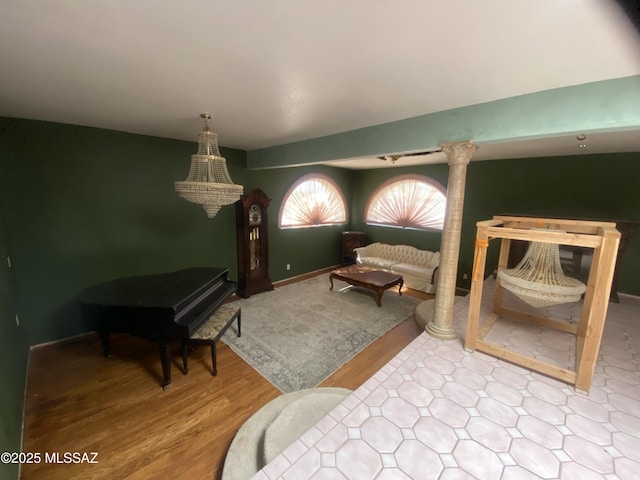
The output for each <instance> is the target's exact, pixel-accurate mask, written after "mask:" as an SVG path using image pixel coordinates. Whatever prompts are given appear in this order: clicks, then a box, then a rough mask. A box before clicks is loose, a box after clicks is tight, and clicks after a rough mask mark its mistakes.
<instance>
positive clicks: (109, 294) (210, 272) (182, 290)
mask: <svg viewBox="0 0 640 480" xmlns="http://www.w3.org/2000/svg"><path fill="white" fill-rule="evenodd" d="M227 272H228V269H227V268H222V267H192V268H186V269H184V270H179V271H177V272H170V273H160V274H152V275H139V276H134V277H126V278H118V279H115V280H110V281H108V282H104V283H100V284H98V285H94V286H93V287H89V288H87V289H85V290H83V291H82V292H81V293H80V294H79V295H78V301H79V302H80V303H84V304H93V305H100V306H105V307H111V306H112V307H115V306H128V307H136V308H142V309H144V308H150V309H171V310H173V311H174V312H180V311H181V310H183V309H184V308H185V307H186V306H187V305H189V304H190V303H192V301H193V299H196V298H198V297H200V296H201V295H203V294H204V293H205V292H206V291H207V290H210V289H211V286H212V285H214V284H215V283H217V282H222V281H224V280H226V274H227Z"/></svg>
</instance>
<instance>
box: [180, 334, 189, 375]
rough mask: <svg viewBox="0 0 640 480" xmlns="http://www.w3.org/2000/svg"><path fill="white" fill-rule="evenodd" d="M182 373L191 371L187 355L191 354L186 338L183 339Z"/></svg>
mask: <svg viewBox="0 0 640 480" xmlns="http://www.w3.org/2000/svg"><path fill="white" fill-rule="evenodd" d="M181 347H182V374H183V375H186V374H187V373H189V365H188V364H187V355H188V354H189V344H188V343H187V341H186V340H182V345H181Z"/></svg>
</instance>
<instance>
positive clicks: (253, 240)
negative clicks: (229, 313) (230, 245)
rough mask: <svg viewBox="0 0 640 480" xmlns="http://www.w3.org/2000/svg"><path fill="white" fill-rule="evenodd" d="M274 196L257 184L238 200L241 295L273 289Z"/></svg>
mask: <svg viewBox="0 0 640 480" xmlns="http://www.w3.org/2000/svg"><path fill="white" fill-rule="evenodd" d="M270 201H271V199H270V198H269V197H267V195H266V194H265V193H264V192H263V191H262V190H260V189H259V188H256V189H255V190H252V191H251V192H249V193H248V194H247V195H245V197H244V198H242V199H240V200H238V201H237V202H236V234H237V240H238V295H239V296H241V297H243V298H247V297H250V296H251V295H253V294H254V293H259V292H264V291H267V290H273V283H271V279H270V278H269V229H268V223H267V207H269V202H270Z"/></svg>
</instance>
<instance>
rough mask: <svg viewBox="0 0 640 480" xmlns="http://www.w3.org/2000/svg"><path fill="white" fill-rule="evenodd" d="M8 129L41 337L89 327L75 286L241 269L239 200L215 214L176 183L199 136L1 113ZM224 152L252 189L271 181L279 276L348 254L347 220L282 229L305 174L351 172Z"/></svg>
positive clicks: (11, 180) (8, 210)
mask: <svg viewBox="0 0 640 480" xmlns="http://www.w3.org/2000/svg"><path fill="white" fill-rule="evenodd" d="M0 128H2V129H3V155H2V162H3V169H4V172H5V177H6V197H7V199H8V203H7V206H6V207H5V208H4V213H5V216H6V220H7V226H8V228H7V248H8V250H9V254H10V255H11V258H12V262H13V265H14V269H13V273H14V283H15V298H16V309H17V311H18V313H19V314H20V318H21V320H22V329H23V330H24V332H25V335H26V338H27V340H28V343H29V344H30V345H35V344H38V343H42V342H46V341H50V340H54V339H58V338H63V337H68V336H71V335H75V334H78V333H82V332H83V331H85V327H84V325H83V324H82V320H81V317H80V314H79V310H78V308H77V305H76V303H75V296H76V295H77V294H78V293H79V292H80V291H81V290H82V289H83V288H85V287H88V286H90V285H92V284H95V283H98V282H101V281H105V280H109V279H113V278H118V277H122V276H128V275H138V274H147V273H156V272H163V271H171V270H176V269H180V268H184V267H188V266H192V265H205V266H206V265H209V266H227V267H229V276H230V278H232V279H236V277H237V273H236V272H237V265H236V235H235V211H234V208H233V207H232V206H228V207H223V208H222V209H221V210H220V212H219V213H218V214H217V215H216V217H215V218H213V219H209V218H207V216H206V214H205V213H204V210H202V208H201V207H200V206H198V205H195V204H191V203H189V202H187V201H185V200H183V199H181V198H180V197H178V195H177V194H176V193H175V192H174V190H173V182H174V181H175V180H181V179H184V178H185V177H186V176H187V173H188V169H189V162H190V157H191V154H192V153H195V149H196V148H197V143H196V141H195V140H194V141H193V142H183V141H177V140H169V139H162V138H155V137H148V136H142V135H133V134H127V133H122V132H114V131H108V130H100V129H95V128H87V127H78V126H71V125H62V124H54V123H47V122H35V121H27V120H17V119H0ZM221 150H222V154H223V155H224V156H225V157H226V158H227V165H228V168H229V173H230V175H231V177H232V178H233V179H234V181H235V182H236V183H239V184H242V185H243V186H244V188H245V192H248V191H249V190H251V189H253V188H256V187H260V188H262V189H263V190H264V191H265V193H266V194H267V195H268V196H269V197H270V198H272V199H273V201H272V204H271V208H270V212H269V213H270V215H269V225H270V232H271V237H270V247H271V256H270V261H271V269H270V270H271V276H272V279H273V280H274V281H276V280H280V279H283V278H286V277H289V276H293V275H297V274H300V273H305V272H307V271H310V270H315V269H318V268H324V267H327V266H330V265H333V264H335V263H336V262H337V260H338V259H339V257H338V255H339V237H340V232H341V231H342V230H344V227H332V228H321V229H307V230H304V231H292V230H282V231H280V230H278V229H277V214H278V211H279V208H280V202H281V198H282V196H283V195H284V193H285V192H286V190H287V189H288V188H289V186H290V185H291V183H293V182H294V181H295V179H297V178H298V177H300V176H301V175H303V174H305V173H307V172H309V171H321V172H323V173H326V174H327V175H329V176H331V177H332V178H333V179H334V180H335V181H336V182H337V184H338V185H339V186H340V188H342V189H343V190H344V191H349V190H350V182H351V174H350V172H347V171H344V170H340V169H336V168H331V167H316V168H312V167H308V166H306V167H300V168H287V169H274V170H269V171H249V170H247V169H246V168H245V161H246V159H245V152H242V151H239V150H230V149H224V148H222V149H221ZM309 245H313V249H311V250H310V249H309ZM287 263H289V264H291V270H290V271H287V270H286V268H285V266H286V264H287Z"/></svg>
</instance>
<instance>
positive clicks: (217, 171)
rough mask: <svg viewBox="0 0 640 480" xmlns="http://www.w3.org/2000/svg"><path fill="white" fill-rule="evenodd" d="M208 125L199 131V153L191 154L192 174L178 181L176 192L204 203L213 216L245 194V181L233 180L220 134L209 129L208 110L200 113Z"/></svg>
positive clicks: (196, 201) (201, 203)
mask: <svg viewBox="0 0 640 480" xmlns="http://www.w3.org/2000/svg"><path fill="white" fill-rule="evenodd" d="M200 116H201V117H202V118H204V125H203V127H202V131H201V132H200V135H198V153H197V154H195V155H191V169H190V170H189V176H188V177H187V179H186V180H184V181H182V182H174V184H175V188H176V192H178V195H180V196H181V197H182V198H184V199H185V200H188V201H189V202H193V203H198V204H200V205H202V208H204V210H205V212H207V216H208V217H209V218H213V217H215V216H216V213H218V210H220V207H221V206H223V205H230V204H232V203H235V202H236V201H237V200H239V199H240V197H241V196H242V185H236V184H235V183H233V180H231V177H230V176H229V172H228V170H227V160H226V159H225V158H224V157H223V156H221V155H220V150H218V135H217V134H215V133H213V132H212V131H211V130H209V124H208V123H207V121H208V120H209V119H210V118H211V115H209V114H208V113H203V114H201V115H200Z"/></svg>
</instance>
